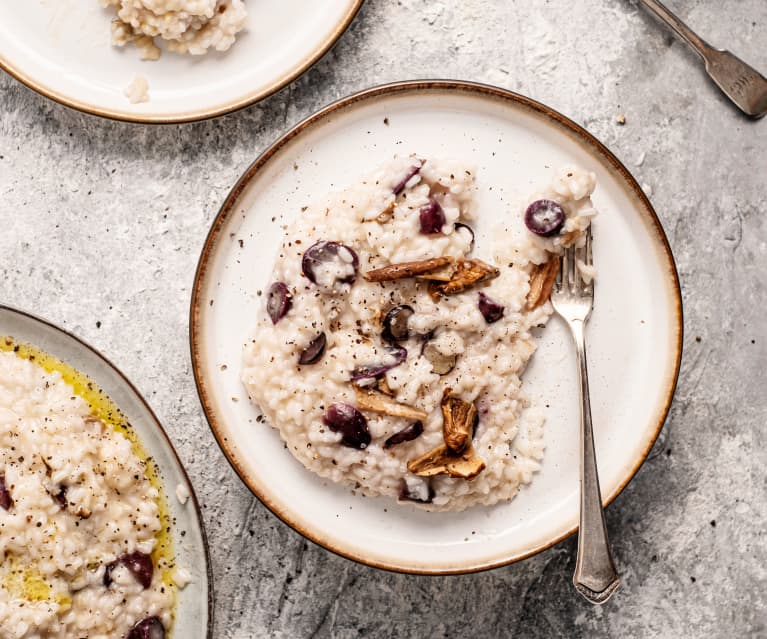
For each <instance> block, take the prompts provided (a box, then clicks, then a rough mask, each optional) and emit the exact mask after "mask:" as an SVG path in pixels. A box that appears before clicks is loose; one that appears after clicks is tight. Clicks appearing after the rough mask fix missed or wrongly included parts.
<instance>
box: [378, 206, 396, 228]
mask: <svg viewBox="0 0 767 639" xmlns="http://www.w3.org/2000/svg"><path fill="white" fill-rule="evenodd" d="M395 206H396V205H395V203H394V200H392V201H391V202H390V203H389V206H387V207H386V208H385V209H384V210H383V211H381V212H380V213H379V214H378V215H377V216H376V218H375V220H376V222H378V223H379V224H386V223H387V222H388V221H389V220H390V219H391V218H392V216H393V215H394V207H395Z"/></svg>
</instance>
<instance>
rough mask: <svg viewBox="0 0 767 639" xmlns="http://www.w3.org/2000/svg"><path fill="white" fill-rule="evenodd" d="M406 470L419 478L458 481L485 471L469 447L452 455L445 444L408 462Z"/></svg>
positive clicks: (482, 463) (471, 477)
mask: <svg viewBox="0 0 767 639" xmlns="http://www.w3.org/2000/svg"><path fill="white" fill-rule="evenodd" d="M407 469H408V470H409V471H410V472H411V473H413V474H414V475H418V476H419V477H434V476H435V475H449V476H450V477H456V478H458V479H474V478H475V477H476V476H477V475H479V474H480V473H481V472H482V471H483V470H484V469H485V462H483V461H482V460H481V459H480V458H479V457H477V455H476V453H475V452H474V448H473V447H472V446H471V445H470V446H469V447H468V448H467V449H466V450H464V451H463V452H462V453H454V452H453V451H451V450H450V449H449V448H448V447H447V445H446V444H441V445H440V446H437V447H436V448H433V449H432V450H430V451H429V452H427V453H426V454H424V455H421V456H420V457H417V458H416V459H413V460H411V461H409V462H408V465H407Z"/></svg>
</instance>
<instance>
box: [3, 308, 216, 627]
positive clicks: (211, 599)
mask: <svg viewBox="0 0 767 639" xmlns="http://www.w3.org/2000/svg"><path fill="white" fill-rule="evenodd" d="M0 310H3V311H9V312H11V313H15V314H16V315H20V316H22V317H24V318H25V319H27V320H32V321H33V322H36V323H38V324H42V325H43V326H45V327H47V328H49V329H52V330H53V331H55V332H58V333H60V334H62V335H64V336H65V337H67V338H68V339H70V340H72V341H73V342H75V343H76V344H78V345H79V346H80V347H82V348H84V349H85V350H87V351H89V352H90V353H91V354H93V355H95V356H96V358H97V359H100V360H101V361H102V362H103V363H104V364H105V365H106V366H107V367H108V368H110V369H112V371H113V372H114V373H115V374H116V375H117V377H118V378H119V379H120V381H121V382H122V383H123V384H125V386H126V387H127V388H128V389H129V390H130V392H131V393H133V394H134V395H135V397H136V399H138V401H139V403H140V404H141V405H142V406H143V408H144V409H145V410H146V411H147V414H148V415H149V417H150V418H151V419H152V421H153V422H154V425H155V426H156V427H157V429H158V431H159V433H160V435H161V437H162V438H163V439H164V440H165V444H166V445H167V447H168V450H169V451H170V452H171V455H172V456H173V458H174V459H175V460H176V463H177V464H178V467H179V469H180V470H181V475H182V476H183V478H184V480H185V481H186V483H187V486H188V487H189V489H190V490H189V493H190V494H189V497H190V498H191V500H192V504H193V505H194V511H195V516H196V518H197V523H198V525H199V527H200V536H201V537H202V546H203V551H204V553H205V573H206V578H207V586H208V623H207V629H206V632H205V636H206V637H207V639H213V621H214V616H215V599H216V598H215V590H214V584H213V567H212V564H211V560H210V549H209V547H208V534H207V532H206V530H205V522H204V521H203V518H202V509H201V508H200V502H199V500H198V499H197V493H196V492H195V489H194V484H192V482H191V480H190V479H189V475H188V473H187V472H186V468H185V467H184V465H183V464H182V463H181V459H180V457H179V456H178V452H177V451H176V448H175V446H174V445H173V442H172V441H171V439H170V437H169V435H168V433H167V431H166V430H165V427H164V426H163V425H162V422H161V421H160V420H159V419H158V418H157V415H156V414H155V412H154V411H153V410H152V407H151V406H150V405H149V402H147V401H146V399H144V396H143V395H142V394H141V393H140V392H139V390H138V388H136V386H134V384H133V382H131V381H130V379H128V377H127V376H126V375H125V374H124V373H123V372H122V371H121V370H120V369H119V368H118V367H117V366H116V365H115V364H114V363H113V362H112V361H111V360H110V359H109V358H108V357H106V356H105V355H104V354H103V353H102V352H101V351H99V350H98V349H97V348H96V347H94V346H91V345H90V344H89V343H88V342H86V341H85V340H84V339H82V338H81V337H78V336H77V335H75V334H74V333H72V332H71V331H69V330H67V329H65V328H62V327H60V326H58V325H56V324H54V323H53V322H51V321H49V320H47V319H45V318H43V317H40V316H39V315H35V314H34V313H30V312H29V311H25V310H22V309H19V308H15V307H13V306H10V305H8V304H0ZM8 337H11V338H14V339H15V336H14V335H9V336H8ZM21 341H24V340H23V339H22V340H21ZM32 346H36V345H35V344H32ZM46 352H47V351H46ZM50 354H51V355H53V356H54V357H58V356H57V355H56V354H55V353H50ZM94 381H95V382H96V383H97V384H98V380H94ZM118 408H119V407H118ZM163 488H165V491H166V498H170V495H168V494H167V492H168V491H167V487H165V486H164V487H163ZM174 633H175V628H174V629H173V630H171V632H170V636H171V638H172V637H174V636H175V634H174Z"/></svg>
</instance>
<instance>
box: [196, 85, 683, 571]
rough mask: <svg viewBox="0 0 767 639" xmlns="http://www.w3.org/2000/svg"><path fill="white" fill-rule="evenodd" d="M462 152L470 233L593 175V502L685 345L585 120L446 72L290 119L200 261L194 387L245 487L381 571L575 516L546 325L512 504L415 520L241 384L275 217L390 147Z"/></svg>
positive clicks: (571, 432) (529, 383)
mask: <svg viewBox="0 0 767 639" xmlns="http://www.w3.org/2000/svg"><path fill="white" fill-rule="evenodd" d="M395 153H396V154H409V153H417V154H419V155H421V156H426V157H429V156H434V157H447V158H457V159H462V160H465V161H467V162H469V163H471V164H473V165H474V166H475V167H476V168H477V183H478V185H479V187H480V195H479V210H480V212H481V213H480V214H481V215H482V216H484V220H485V223H484V224H481V225H480V226H479V227H477V228H476V229H475V230H476V231H477V232H478V233H477V249H476V252H477V254H478V256H479V257H482V255H483V250H486V249H485V248H484V247H487V246H488V243H487V240H488V239H489V238H488V229H489V228H490V227H491V226H492V225H493V224H494V223H496V222H497V218H498V217H499V216H503V215H506V214H507V208H506V207H507V206H508V205H507V202H509V201H510V200H513V199H514V198H515V197H516V196H519V197H521V198H524V197H526V196H528V195H529V193H530V192H531V191H532V190H535V189H536V188H538V187H540V186H542V185H546V184H548V182H549V180H550V178H551V176H552V171H553V169H554V168H556V167H558V166H559V165H562V164H565V163H568V162H575V163H577V164H580V165H582V166H584V167H586V168H588V169H590V170H592V171H594V172H595V173H596V174H597V184H598V186H597V190H596V192H595V194H594V198H593V199H594V202H595V204H596V206H597V208H598V209H599V210H600V211H601V213H600V216H599V217H598V219H597V220H596V222H595V224H594V234H595V246H594V254H595V262H596V266H597V268H598V269H599V279H598V284H597V288H596V302H595V309H594V313H593V316H592V318H591V320H590V322H589V325H588V340H589V366H590V374H591V384H592V386H591V393H592V401H593V405H592V406H593V415H594V425H595V433H596V446H597V455H598V458H599V469H600V475H601V479H602V489H603V496H604V498H605V502H609V501H611V500H612V499H613V498H614V497H615V496H616V495H617V494H618V493H619V492H620V491H621V489H622V488H623V487H624V486H625V485H626V484H627V483H628V481H629V480H630V479H631V477H632V476H633V475H634V473H635V472H636V471H637V469H638V468H639V466H640V465H641V463H642V462H643V461H644V459H645V457H646V456H647V454H648V452H649V450H650V448H651V447H652V444H653V442H654V441H655V439H656V437H657V435H658V433H659V432H660V429H661V426H662V425H663V421H664V418H665V416H666V413H667V411H668V408H669V404H670V402H671V398H672V395H673V392H674V387H675V383H676V378H677V373H678V367H679V361H680V356H681V343H682V342H681V340H682V315H681V297H680V292H679V284H678V280H677V276H676V269H675V266H674V262H673V258H672V256H671V252H670V250H669V247H668V244H667V242H666V238H665V235H664V233H663V230H662V229H661V226H660V223H659V222H658V219H657V217H656V216H655V213H654V212H653V210H652V208H651V206H650V204H649V202H648V201H647V198H646V197H645V196H644V195H643V193H642V191H641V189H640V188H639V186H638V185H637V183H636V182H635V181H634V179H633V178H632V177H631V176H630V175H629V173H628V172H627V171H626V169H625V168H624V167H623V166H622V165H621V164H620V163H619V162H618V160H617V159H616V158H615V157H614V156H613V155H612V154H610V153H609V151H607V150H606V149H605V148H604V147H603V146H602V145H601V144H600V143H599V142H597V141H596V140H595V139H594V138H593V137H591V136H590V135H589V134H588V133H586V132H585V131H584V130H582V129H581V128H579V127H578V126H577V125H575V124H574V123H572V122H570V121H569V120H567V119H565V118H564V117H562V116H561V115H558V114H556V113H554V112H553V111H551V110H549V109H547V108H546V107H544V106H542V105H540V104H537V103H535V102H532V101H531V100H528V99H527V98H523V97H521V96H517V95H515V94H511V93H509V92H505V91H503V90H500V89H495V88H492V87H486V86H481V85H473V84H467V83H457V82H414V83H399V84H396V85H390V86H386V87H381V88H377V89H372V90H370V91H367V92H364V93H362V94H359V95H356V96H352V97H350V98H347V99H345V100H342V101H341V102H339V103H336V104H334V105H331V106H330V107H327V108H326V109H324V110H323V111H322V112H320V113H318V114H317V115H315V116H312V117H311V118H309V119H308V120H306V121H305V122H303V123H301V124H300V125H298V127H296V128H295V129H294V130H293V131H291V132H289V133H287V134H286V135H285V136H283V137H282V138H281V139H280V140H279V141H278V142H277V143H276V144H275V145H273V146H272V147H271V148H270V149H268V150H267V151H266V152H265V153H264V154H263V155H262V156H261V157H260V158H259V159H258V160H257V161H256V162H255V164H254V165H253V166H251V168H250V169H249V170H248V171H247V173H246V174H245V175H244V176H243V178H242V179H241V180H240V181H239V183H238V184H237V185H236V186H235V187H234V189H233V191H232V193H231V194H230V196H229V198H228V199H227V201H226V203H225V204H224V206H223V208H222V210H221V212H220V213H219V215H218V217H217V218H216V220H215V222H214V224H213V228H212V230H211V232H210V235H209V236H208V239H207V242H206V244H205V247H204V249H203V253H202V257H201V259H200V263H199V267H198V273H197V278H196V282H195V287H194V295H193V300H192V309H191V345H192V357H193V362H194V370H195V375H196V378H197V383H198V389H199V391H200V396H201V398H202V402H203V406H204V408H205V411H206V413H207V416H208V420H209V422H210V424H211V426H212V428H213V431H214V434H215V435H216V437H217V439H218V441H219V444H220V445H221V447H222V448H223V450H224V452H225V453H226V455H227V457H228V458H229V460H230V461H231V462H232V464H233V465H234V467H235V469H236V470H237V472H238V473H239V474H240V476H241V477H242V478H243V480H244V481H245V482H246V483H247V485H248V486H249V487H250V488H251V489H252V490H253V491H254V493H255V494H256V495H258V497H260V499H261V500H262V501H263V502H264V503H265V504H266V505H267V506H268V507H269V508H270V509H272V511H273V512H274V513H275V514H277V515H278V516H279V517H281V518H282V519H283V520H284V521H286V522H287V523H288V524H290V525H291V526H293V527H294V528H295V529H296V530H298V531H300V532H301V533H303V534H304V535H306V536H307V537H309V538H310V539H312V540H314V541H316V542H318V543H320V544H322V545H324V546H325V547H327V548H329V549H331V550H333V551H335V552H338V553H340V554H342V555H344V556H347V557H350V558H353V559H356V560H358V561H361V562H365V563H368V564H371V565H374V566H379V567H383V568H388V569H393V570H400V571H407V572H419V573H453V572H467V571H473V570H480V569H484V568H490V567H493V566H498V565H502V564H504V563H509V562H511V561H515V560H517V559H521V558H523V557H526V556H529V555H531V554H533V553H535V552H538V551H540V550H542V549H544V548H547V547H548V546H550V545H552V544H553V543H555V542H557V541H559V540H561V539H563V538H564V537H566V536H567V535H568V534H570V533H572V532H573V531H574V530H575V529H576V526H577V515H578V492H579V484H578V464H579V461H578V460H579V455H578V450H579V447H578V432H579V424H578V414H579V413H578V395H577V383H576V368H575V358H574V351H573V347H572V345H571V342H570V339H569V336H568V335H567V333H566V328H565V326H564V325H563V324H562V323H561V322H560V321H559V320H558V318H552V320H551V322H550V323H549V325H548V326H547V328H546V329H545V331H544V332H543V335H542V338H541V340H540V349H539V351H538V352H537V353H536V355H535V357H534V358H533V361H532V364H531V366H530V368H529V369H528V371H527V372H526V374H525V378H524V379H525V387H526V389H527V391H528V393H529V394H530V396H531V397H533V398H535V401H536V402H537V404H539V405H540V406H543V407H548V408H546V410H545V412H546V415H547V426H546V445H547V449H546V456H545V458H544V462H543V469H542V471H541V472H540V473H539V474H538V475H537V476H536V477H535V478H534V480H533V482H532V484H531V485H530V486H528V487H525V488H523V489H522V490H521V492H520V494H519V495H518V496H517V497H516V498H515V499H514V500H513V501H512V502H510V503H504V504H499V505H497V506H494V507H475V508H471V509H469V510H467V511H464V512H462V513H426V512H422V511H420V510H418V509H417V508H415V507H413V506H407V505H405V506H402V505H398V504H396V503H394V502H393V501H391V500H387V499H383V498H379V499H370V498H362V497H358V496H353V495H352V494H351V492H350V490H349V488H347V487H343V486H339V485H331V484H329V483H328V482H327V481H324V480H322V479H320V478H319V477H317V476H315V475H313V474H311V473H310V472H309V471H307V470H305V469H304V468H303V467H302V466H301V465H300V464H299V462H297V461H296V460H295V459H293V457H292V456H291V455H290V453H289V452H288V451H287V450H285V449H284V447H283V444H282V442H281V440H280V438H279V436H278V434H277V432H276V431H274V430H273V429H272V428H270V427H269V426H268V425H266V424H262V423H258V422H257V421H256V418H257V416H258V415H259V413H258V411H257V410H256V409H255V408H254V407H253V406H252V405H250V403H249V402H248V399H247V395H246V392H245V390H244V388H243V386H242V385H241V383H240V381H239V375H240V362H241V357H242V356H241V352H242V347H243V344H244V342H245V341H246V340H247V338H248V336H249V334H250V332H251V331H252V330H253V327H254V325H255V317H256V313H257V312H258V308H259V305H260V304H261V303H262V300H263V298H261V297H258V296H257V294H256V291H257V290H258V289H264V288H265V285H266V284H267V283H268V279H269V276H270V273H271V269H272V262H273V259H274V257H275V251H276V250H277V247H278V245H279V242H280V238H281V228H280V226H281V225H282V224H284V222H285V221H286V220H288V219H290V218H291V217H292V216H294V215H297V214H299V211H300V208H301V206H302V205H305V204H306V203H308V202H309V201H311V200H313V199H315V198H317V197H321V196H322V195H324V194H325V193H326V192H328V191H330V190H334V189H339V188H342V187H344V186H346V185H347V184H349V183H350V182H352V181H354V180H355V179H356V178H357V177H358V176H360V174H364V173H366V172H367V171H369V170H370V169H372V168H373V167H375V166H376V165H378V164H380V163H382V162H384V161H386V160H387V159H388V158H390V157H391V156H392V155H393V154H395Z"/></svg>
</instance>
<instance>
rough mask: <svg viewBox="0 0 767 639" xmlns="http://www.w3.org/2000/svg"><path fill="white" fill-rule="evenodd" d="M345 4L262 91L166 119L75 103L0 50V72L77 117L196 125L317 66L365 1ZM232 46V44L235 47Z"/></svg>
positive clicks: (240, 106) (263, 96)
mask: <svg viewBox="0 0 767 639" xmlns="http://www.w3.org/2000/svg"><path fill="white" fill-rule="evenodd" d="M347 1H348V2H349V8H348V9H347V11H346V14H345V15H344V17H343V18H342V19H341V20H340V21H339V23H338V24H337V25H336V26H335V28H334V29H333V30H332V31H331V32H330V33H329V34H328V36H327V37H326V38H325V39H324V40H323V42H322V43H321V44H320V46H318V47H317V48H316V49H314V51H312V52H311V53H310V54H309V55H308V56H304V57H303V58H302V60H301V61H300V62H298V63H297V64H295V65H294V66H293V67H292V68H291V69H290V70H289V71H287V72H286V73H284V74H282V75H281V76H280V77H279V78H278V79H277V80H275V81H274V82H272V83H270V84H268V85H267V86H266V87H262V88H261V89H258V90H256V91H251V92H249V93H247V94H246V95H244V96H242V97H240V98H237V99H235V100H230V101H229V102H226V103H225V104H223V105H219V106H215V107H209V108H205V109H196V110H192V111H187V112H180V113H173V114H169V115H157V114H152V113H133V112H131V111H127V110H125V109H108V108H103V107H99V106H97V105H93V104H89V103H87V102H84V101H82V100H78V99H77V98H75V97H70V96H67V95H66V94H64V93H61V92H59V91H55V90H53V89H51V88H49V87H48V86H46V85H45V84H44V83H43V82H40V81H37V80H35V79H34V78H32V77H31V76H29V75H28V74H25V73H23V72H22V71H21V70H20V69H19V68H18V66H16V65H14V64H13V63H11V61H10V60H9V59H8V58H7V56H6V55H5V54H3V52H2V51H1V50H0V69H2V70H3V71H5V72H6V73H7V74H8V75H10V76H11V77H12V78H14V79H16V80H18V81H19V82H21V83H22V84H23V85H25V86H26V87H27V88H29V89H32V90H33V91H34V92H36V93H38V94H40V95H42V96H43V97H44V98H48V99H49V100H52V101H54V102H58V103H59V104H61V105H63V106H65V107H69V108H70V109H74V110H75V111H80V112H81V113H87V114H88V115H95V116H98V117H101V118H106V119H107V120H115V121H118V122H129V123H132V124H183V123H188V122H200V121H203V120H210V119H213V118H217V117H220V116H222V115H227V114H229V113H234V112H235V111H239V110H240V109H244V108H245V107H248V106H251V105H253V104H255V103H257V102H260V101H261V100H264V99H266V98H268V97H269V96H271V95H274V94H275V93H277V92H278V91H279V90H280V89H283V88H285V87H286V86H287V85H289V84H291V83H292V82H293V81H295V80H297V79H298V78H299V77H301V76H302V75H303V74H304V73H306V72H307V71H308V70H309V69H311V68H312V67H313V66H314V65H315V64H317V62H319V61H320V60H321V59H322V58H323V57H324V56H325V54H326V53H328V52H329V51H330V50H331V49H332V48H333V46H334V45H335V44H336V43H337V42H338V40H339V39H340V38H341V36H342V35H343V34H344V33H346V31H347V29H348V28H349V27H350V26H351V23H352V22H353V21H354V18H355V17H356V16H357V14H358V13H359V11H360V9H361V8H362V5H363V4H364V3H365V0H347ZM235 45H236V43H235Z"/></svg>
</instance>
